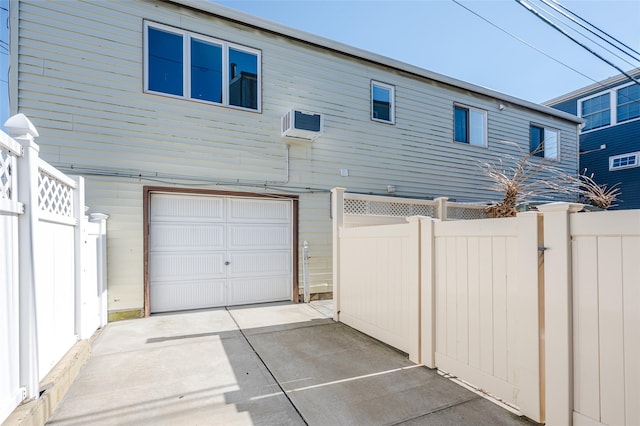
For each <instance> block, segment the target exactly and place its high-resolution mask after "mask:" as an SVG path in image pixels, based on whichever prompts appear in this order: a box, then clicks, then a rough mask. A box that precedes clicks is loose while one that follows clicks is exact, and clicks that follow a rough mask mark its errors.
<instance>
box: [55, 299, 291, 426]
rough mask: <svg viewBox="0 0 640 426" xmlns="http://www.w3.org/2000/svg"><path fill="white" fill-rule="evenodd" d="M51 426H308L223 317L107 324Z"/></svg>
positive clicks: (200, 314) (162, 318)
mask: <svg viewBox="0 0 640 426" xmlns="http://www.w3.org/2000/svg"><path fill="white" fill-rule="evenodd" d="M47 424H50V425H86V424H91V425H129V424H138V425H176V424H181V425H182V424H185V425H186V424H189V425H197V424H200V425H204V424H225V425H226V424H234V425H255V424H287V425H298V424H304V423H303V422H302V420H301V419H300V417H299V415H298V414H297V413H296V411H295V409H294V408H293V406H291V404H290V403H289V401H288V400H287V398H286V397H285V396H284V394H283V393H282V391H281V390H280V388H279V387H278V385H277V383H276V382H275V381H274V379H273V378H272V377H271V375H270V374H269V373H268V371H267V370H266V368H265V367H264V365H263V364H262V363H261V361H260V359H259V357H258V356H257V355H256V354H255V353H254V352H253V351H252V349H251V347H250V346H249V344H248V343H247V342H246V340H245V339H244V337H243V336H242V334H241V333H240V332H239V331H238V329H237V327H236V326H235V323H234V322H233V319H232V318H231V317H230V316H229V314H228V313H227V312H226V311H225V310H224V309H222V310H217V311H201V312H191V313H182V314H175V315H163V316H155V317H151V318H145V319H138V320H129V321H123V322H118V323H112V324H109V325H108V326H107V327H106V329H105V331H104V332H103V334H102V335H101V336H100V338H99V339H98V341H97V342H96V345H95V351H94V353H93V355H92V356H91V358H90V359H89V361H88V362H87V364H86V365H85V367H84V369H83V370H82V371H81V372H80V374H79V375H78V378H77V379H76V381H75V382H74V384H73V386H72V387H71V389H70V390H69V392H68V394H67V396H66V397H65V399H64V400H63V402H62V404H61V406H60V407H59V409H58V410H57V411H56V412H55V413H54V415H53V416H52V418H51V419H50V420H49V422H48V423H47Z"/></svg>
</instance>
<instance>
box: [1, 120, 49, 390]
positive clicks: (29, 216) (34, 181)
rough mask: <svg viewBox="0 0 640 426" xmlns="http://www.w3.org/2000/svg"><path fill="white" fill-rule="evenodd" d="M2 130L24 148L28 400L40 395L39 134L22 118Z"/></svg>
mask: <svg viewBox="0 0 640 426" xmlns="http://www.w3.org/2000/svg"><path fill="white" fill-rule="evenodd" d="M4 127H5V128H6V129H7V130H8V131H9V134H10V135H11V136H12V137H13V139H15V140H16V142H18V143H20V144H21V145H22V146H23V148H24V152H23V158H22V159H21V161H20V166H19V167H18V181H19V182H20V184H19V185H18V200H19V201H20V202H22V203H24V206H25V210H24V214H22V215H20V218H19V223H18V227H19V229H20V232H19V259H20V262H19V276H20V290H19V298H20V302H19V309H20V384H21V385H22V386H23V387H25V388H26V397H27V398H37V397H38V395H39V393H40V385H39V371H38V366H39V359H38V334H37V311H36V293H35V285H36V272H37V270H36V267H35V264H36V259H35V233H36V232H37V231H36V229H37V225H38V215H39V209H38V161H39V151H40V148H39V147H38V145H37V144H36V143H35V142H34V138H36V137H38V136H39V135H38V131H37V130H36V128H35V126H34V125H33V124H32V123H31V121H29V119H28V118H27V117H25V116H24V114H17V115H14V116H12V117H11V118H9V119H8V120H7V121H6V122H5V124H4Z"/></svg>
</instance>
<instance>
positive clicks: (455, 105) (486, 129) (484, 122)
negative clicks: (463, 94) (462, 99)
mask: <svg viewBox="0 0 640 426" xmlns="http://www.w3.org/2000/svg"><path fill="white" fill-rule="evenodd" d="M456 108H460V109H466V110H467V111H468V114H467V123H466V125H467V141H459V140H457V139H456ZM472 111H473V112H479V113H481V114H482V133H483V138H482V139H483V144H482V145H477V144H473V143H471V126H470V121H471V118H470V117H471V112H472ZM488 122H489V114H488V111H487V110H485V109H482V108H477V107H473V106H470V105H466V104H462V103H459V102H454V103H453V138H452V139H453V142H454V143H459V144H463V145H467V146H474V147H476V148H488V147H489V124H488Z"/></svg>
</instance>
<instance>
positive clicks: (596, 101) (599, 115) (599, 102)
mask: <svg viewBox="0 0 640 426" xmlns="http://www.w3.org/2000/svg"><path fill="white" fill-rule="evenodd" d="M580 111H581V116H582V118H584V119H585V123H584V127H583V128H582V131H587V130H591V129H597V128H598V127H604V126H608V125H609V124H611V105H610V100H609V93H605V94H602V95H599V96H595V97H593V98H590V99H587V100H584V101H582V102H581V104H580Z"/></svg>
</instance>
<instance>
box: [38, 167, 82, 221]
mask: <svg viewBox="0 0 640 426" xmlns="http://www.w3.org/2000/svg"><path fill="white" fill-rule="evenodd" d="M38 207H40V210H42V211H44V212H47V213H52V214H55V215H60V216H65V217H73V189H72V188H71V187H70V186H68V185H66V184H64V183H63V182H60V181H59V180H57V179H56V178H54V177H52V176H50V175H48V174H46V173H43V172H42V170H41V171H40V173H39V175H38Z"/></svg>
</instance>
